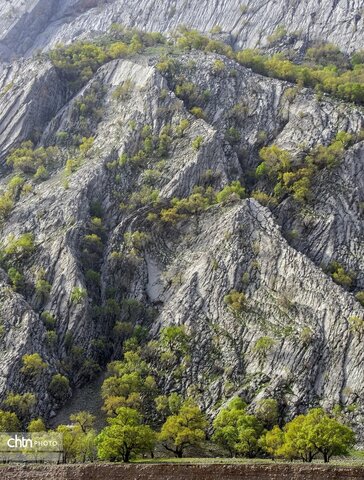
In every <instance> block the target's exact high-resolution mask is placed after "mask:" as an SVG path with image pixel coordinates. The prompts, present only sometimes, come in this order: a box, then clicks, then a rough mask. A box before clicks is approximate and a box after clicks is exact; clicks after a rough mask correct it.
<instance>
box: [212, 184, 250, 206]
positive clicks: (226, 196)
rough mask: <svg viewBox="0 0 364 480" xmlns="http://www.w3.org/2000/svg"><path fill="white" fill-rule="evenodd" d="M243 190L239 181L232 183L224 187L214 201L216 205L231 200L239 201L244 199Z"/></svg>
mask: <svg viewBox="0 0 364 480" xmlns="http://www.w3.org/2000/svg"><path fill="white" fill-rule="evenodd" d="M245 196H246V194H245V188H244V187H243V186H242V185H241V183H240V182H239V181H236V180H235V181H233V182H231V183H230V184H229V185H226V186H225V187H224V188H223V189H222V190H221V191H220V192H219V193H218V194H217V195H216V200H217V202H218V203H226V202H231V201H232V200H234V201H235V200H240V199H241V198H245Z"/></svg>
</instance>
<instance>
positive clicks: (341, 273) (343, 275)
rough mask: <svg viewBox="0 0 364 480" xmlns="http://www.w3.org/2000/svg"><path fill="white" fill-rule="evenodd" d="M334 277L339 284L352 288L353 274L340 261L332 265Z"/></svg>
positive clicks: (331, 271)
mask: <svg viewBox="0 0 364 480" xmlns="http://www.w3.org/2000/svg"><path fill="white" fill-rule="evenodd" d="M330 273H331V276H332V279H333V280H334V282H335V283H337V284H338V285H341V286H343V287H345V288H350V287H351V285H352V283H353V276H352V275H351V274H350V273H348V272H347V271H346V270H345V269H344V267H343V266H342V265H340V264H339V263H338V262H332V263H331V265H330Z"/></svg>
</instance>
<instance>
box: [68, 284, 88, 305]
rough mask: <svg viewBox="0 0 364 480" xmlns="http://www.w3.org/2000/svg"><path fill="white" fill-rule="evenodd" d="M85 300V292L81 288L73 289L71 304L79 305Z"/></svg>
mask: <svg viewBox="0 0 364 480" xmlns="http://www.w3.org/2000/svg"><path fill="white" fill-rule="evenodd" d="M85 298H87V290H85V289H84V288H81V287H75V288H74V289H73V290H72V292H71V302H72V303H75V304H80V303H82V302H83V300H85Z"/></svg>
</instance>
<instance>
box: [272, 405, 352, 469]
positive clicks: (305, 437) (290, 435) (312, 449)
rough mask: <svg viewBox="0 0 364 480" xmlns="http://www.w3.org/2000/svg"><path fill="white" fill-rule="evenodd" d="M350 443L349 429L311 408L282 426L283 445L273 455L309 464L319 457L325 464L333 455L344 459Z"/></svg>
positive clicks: (350, 431)
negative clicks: (298, 459)
mask: <svg viewBox="0 0 364 480" xmlns="http://www.w3.org/2000/svg"><path fill="white" fill-rule="evenodd" d="M354 442H355V435H354V433H353V431H352V430H351V429H350V428H349V427H347V426H345V425H343V424H341V423H340V422H338V421H337V420H335V419H334V418H331V417H330V416H328V415H327V414H326V413H325V412H324V411H323V410H322V409H321V408H315V409H312V410H310V411H309V412H308V414H307V415H299V416H298V417H296V418H294V419H293V420H292V421H291V422H289V423H288V424H287V425H286V426H285V428H284V443H283V445H282V447H281V448H279V449H278V450H277V454H278V455H279V456H283V457H286V458H290V459H293V458H301V459H302V460H303V461H304V462H312V460H313V459H314V458H315V457H317V455H319V454H322V456H323V458H324V461H325V463H327V462H329V461H330V459H331V457H332V456H333V455H347V454H348V451H349V449H350V448H351V447H352V446H353V444H354Z"/></svg>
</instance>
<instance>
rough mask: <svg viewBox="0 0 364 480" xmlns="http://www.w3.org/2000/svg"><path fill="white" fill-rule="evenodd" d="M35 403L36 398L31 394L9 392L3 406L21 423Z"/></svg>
mask: <svg viewBox="0 0 364 480" xmlns="http://www.w3.org/2000/svg"><path fill="white" fill-rule="evenodd" d="M36 403H37V397H36V396H35V395H34V394H33V393H29V392H27V393H23V394H21V393H12V392H10V393H9V394H8V396H7V397H6V398H5V400H4V406H5V407H6V408H8V409H9V410H11V411H12V412H14V413H15V414H16V416H17V417H18V418H19V419H20V420H21V421H22V422H26V421H27V420H28V419H29V417H30V416H31V412H32V410H33V408H34V407H35V405H36Z"/></svg>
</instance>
